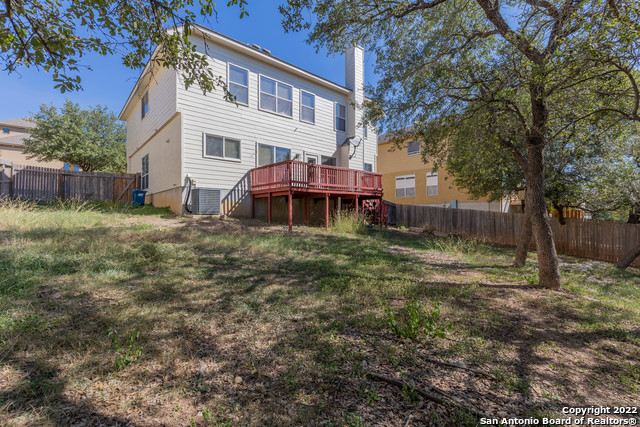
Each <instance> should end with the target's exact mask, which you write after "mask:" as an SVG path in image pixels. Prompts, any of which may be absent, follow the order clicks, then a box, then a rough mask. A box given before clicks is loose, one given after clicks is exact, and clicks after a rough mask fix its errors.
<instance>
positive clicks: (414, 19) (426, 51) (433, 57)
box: [281, 0, 632, 289]
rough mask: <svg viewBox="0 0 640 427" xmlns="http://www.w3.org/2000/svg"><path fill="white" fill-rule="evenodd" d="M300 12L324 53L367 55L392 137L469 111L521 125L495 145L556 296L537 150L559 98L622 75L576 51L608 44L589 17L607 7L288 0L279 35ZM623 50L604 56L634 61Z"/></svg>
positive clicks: (559, 2) (495, 0) (576, 2)
mask: <svg viewBox="0 0 640 427" xmlns="http://www.w3.org/2000/svg"><path fill="white" fill-rule="evenodd" d="M612 1H613V2H615V1H616V0H609V2H612ZM309 10H311V11H312V12H313V15H315V17H316V19H317V22H316V23H315V24H314V25H313V28H312V31H311V33H310V36H309V42H311V43H315V44H316V45H317V46H320V45H322V46H326V47H327V48H328V49H329V51H330V52H337V51H341V50H343V49H345V48H346V47H348V46H349V45H352V44H354V43H361V44H364V45H365V46H366V47H368V48H369V49H370V50H373V51H374V52H375V53H376V56H377V70H378V72H379V73H380V75H381V79H380V81H379V82H378V84H377V86H376V88H375V91H374V96H373V98H374V100H375V101H376V102H377V103H378V104H380V105H381V106H382V108H383V109H384V111H385V114H386V118H385V124H386V125H387V126H388V127H390V128H391V129H402V128H405V127H406V126H407V125H408V124H411V123H412V122H413V123H416V126H415V127H417V128H420V127H421V126H423V124H431V123H434V119H440V120H441V121H444V123H445V124H446V125H447V126H445V130H449V131H450V130H451V129H452V127H451V125H452V124H454V125H455V124H456V123H459V121H460V118H463V117H468V116H469V115H473V114H476V112H477V111H484V112H485V114H486V113H487V112H488V119H489V120H493V121H490V122H488V123H490V124H491V125H492V126H500V125H501V120H502V118H504V117H508V118H509V122H516V123H517V124H518V128H517V129H518V131H517V132H516V133H510V132H508V133H504V134H501V135H499V136H497V137H496V142H497V143H499V144H500V145H501V147H502V149H503V150H504V151H505V152H508V153H509V154H510V156H511V157H512V158H513V159H514V160H515V161H516V162H517V164H518V165H519V166H520V168H521V170H522V173H523V176H524V179H525V181H526V186H527V207H528V209H530V214H531V220H532V223H533V229H534V232H535V238H536V243H537V252H538V265H539V278H540V279H539V284H540V286H543V287H547V288H552V289H558V288H559V287H560V273H559V268H558V258H557V253H556V249H555V245H554V242H553V236H552V230H551V225H550V222H549V219H548V216H547V206H546V197H545V182H544V174H545V150H546V149H547V145H548V143H549V140H550V136H551V134H550V127H551V125H552V124H553V123H554V122H555V121H556V114H557V113H558V111H559V110H558V109H557V108H555V107H556V105H562V103H559V101H560V100H567V99H573V98H575V97H577V99H584V98H585V97H587V98H589V99H592V100H593V99H594V96H595V95H594V93H592V92H589V91H585V90H584V88H585V84H586V83H590V85H591V86H592V87H593V86H598V85H596V84H595V82H599V81H607V79H611V78H612V77H611V76H612V75H614V76H615V77H617V76H618V75H619V73H617V72H616V71H612V68H613V66H612V65H611V64H604V60H603V58H597V57H594V56H593V55H591V53H590V50H591V49H592V48H591V47H590V46H589V45H588V43H585V41H590V40H596V39H597V40H606V37H607V31H608V30H607V29H606V28H604V26H603V25H602V22H600V21H598V19H597V17H599V16H609V15H607V14H608V13H610V8H608V2H604V1H598V0H593V1H590V2H589V1H584V0H555V1H554V0H525V1H524V2H516V1H506V2H504V3H502V2H501V1H499V0H430V1H425V0H415V1H395V0H364V1H356V0H317V1H316V0H288V2H287V4H286V5H284V6H282V7H281V12H282V14H283V16H284V25H285V28H286V29H288V30H301V29H303V28H311V23H310V22H308V21H307V20H306V16H307V14H306V12H307V11H309ZM620 13H622V14H624V13H626V12H625V11H624V10H621V11H620ZM507 14H509V15H511V16H513V18H510V19H507V18H506V17H507ZM594 34H595V35H594ZM627 47H628V45H622V46H614V47H612V49H614V50H615V51H616V52H620V53H624V54H627V55H631V54H632V52H629V51H627V50H625V49H626V48H627ZM588 63H590V64H592V65H593V64H595V63H597V64H598V66H597V67H588V66H587V64H588ZM619 84H620V82H619V79H617V80H615V81H613V82H611V84H610V85H608V86H606V87H607V88H611V92H610V94H611V96H604V97H601V98H600V99H598V102H599V103H600V105H601V108H600V111H599V112H598V113H593V114H590V116H592V117H594V118H596V117H598V116H599V115H606V114H607V112H608V110H612V109H613V107H612V106H607V105H605V104H604V103H605V102H611V103H613V102H614V98H615V97H614V96H613V92H616V91H619V89H618V85H619ZM579 105H586V102H580V103H579ZM591 112H592V111H591V109H589V111H585V112H584V113H585V114H584V116H585V117H582V116H576V117H575V118H574V121H579V120H582V119H586V116H587V115H589V113H591ZM561 116H563V119H562V120H564V119H566V118H568V117H569V115H568V114H561ZM429 126H431V125H429ZM508 129H511V126H509V127H508ZM418 132H420V133H424V132H422V131H420V129H418ZM440 141H446V139H440ZM519 143H521V144H522V145H521V146H522V148H520V147H519V146H518V144H519Z"/></svg>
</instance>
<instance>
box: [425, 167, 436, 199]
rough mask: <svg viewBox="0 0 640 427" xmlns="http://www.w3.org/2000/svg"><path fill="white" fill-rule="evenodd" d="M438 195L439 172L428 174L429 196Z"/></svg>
mask: <svg viewBox="0 0 640 427" xmlns="http://www.w3.org/2000/svg"><path fill="white" fill-rule="evenodd" d="M437 195H438V172H429V173H427V196H437Z"/></svg>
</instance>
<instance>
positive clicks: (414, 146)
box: [407, 139, 420, 156]
mask: <svg viewBox="0 0 640 427" xmlns="http://www.w3.org/2000/svg"><path fill="white" fill-rule="evenodd" d="M414 154H420V141H418V140H417V139H414V140H413V141H409V142H407V156H413V155H414Z"/></svg>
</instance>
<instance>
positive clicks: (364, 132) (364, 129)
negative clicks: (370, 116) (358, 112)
mask: <svg viewBox="0 0 640 427" xmlns="http://www.w3.org/2000/svg"><path fill="white" fill-rule="evenodd" d="M362 134H363V135H364V137H365V138H366V137H367V124H366V123H365V124H364V127H363V128H362Z"/></svg>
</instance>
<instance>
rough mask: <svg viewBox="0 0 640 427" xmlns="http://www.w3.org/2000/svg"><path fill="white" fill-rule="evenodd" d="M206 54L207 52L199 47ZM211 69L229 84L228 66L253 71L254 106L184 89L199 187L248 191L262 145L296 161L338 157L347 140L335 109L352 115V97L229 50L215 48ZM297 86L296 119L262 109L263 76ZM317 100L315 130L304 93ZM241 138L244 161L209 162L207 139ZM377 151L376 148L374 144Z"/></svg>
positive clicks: (187, 151) (187, 157) (188, 147)
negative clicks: (303, 104)
mask: <svg viewBox="0 0 640 427" xmlns="http://www.w3.org/2000/svg"><path fill="white" fill-rule="evenodd" d="M199 47H200V49H201V51H203V52H204V48H203V46H202V45H201V44H200V45H199ZM207 53H208V54H209V55H210V56H211V60H210V62H211V69H212V70H213V72H214V73H215V74H219V75H221V76H223V78H224V79H225V80H226V78H227V64H228V63H231V64H233V65H237V66H239V67H242V68H246V69H248V70H249V105H248V106H236V105H235V104H233V103H231V102H228V101H225V100H224V99H223V95H222V91H221V90H217V91H216V92H214V93H210V94H208V95H206V96H205V95H203V94H202V92H201V90H200V89H199V88H198V87H197V86H195V85H194V86H191V87H190V88H189V89H185V88H184V86H183V85H181V84H178V110H179V111H180V112H182V113H183V117H184V140H183V153H184V173H189V174H191V175H193V176H194V177H196V179H197V182H198V186H201V187H212V188H221V189H228V190H231V189H233V188H234V187H236V188H237V186H238V185H240V186H241V187H242V186H243V184H242V181H243V178H246V174H247V173H248V172H249V170H250V169H251V168H254V167H256V165H257V160H256V144H258V143H262V144H269V145H275V146H278V147H284V148H289V149H291V156H292V158H294V157H295V156H296V154H298V155H299V160H303V159H304V153H307V154H314V155H318V156H321V155H325V156H334V157H337V156H338V144H339V143H342V142H343V141H344V140H345V139H346V137H347V134H346V133H344V132H336V131H335V130H334V104H335V103H336V102H339V103H341V104H343V105H345V106H346V107H347V114H348V115H349V114H351V111H349V104H348V98H347V96H346V95H343V94H341V93H337V92H335V91H332V90H331V89H328V88H326V87H324V86H320V85H317V84H314V83H312V82H309V81H307V80H305V79H303V78H301V77H298V76H296V75H293V74H290V73H287V72H285V71H283V70H280V69H278V68H276V67H274V66H271V65H268V64H265V63H262V62H260V61H258V60H256V59H253V58H249V57H247V56H246V55H243V54H241V53H238V52H235V51H233V50H231V49H228V48H226V47H222V46H217V45H213V44H209V46H208V49H207ZM260 74H262V75H264V76H266V77H270V78H272V79H275V80H278V81H281V82H283V83H286V84H289V85H291V86H293V111H292V117H291V118H289V117H283V116H280V115H277V114H274V113H271V112H268V111H263V110H260V109H259V105H258V99H259V92H258V91H259V85H258V81H259V75H260ZM301 89H302V90H304V91H306V92H310V93H313V94H314V95H315V106H316V107H315V124H310V123H306V122H303V121H301V120H300V90H301ZM203 133H210V134H213V135H219V136H225V137H229V138H236V139H239V140H240V141H241V144H242V145H241V159H242V160H241V161H240V162H234V161H228V160H218V159H211V158H204V157H203V155H202V154H203V153H202V135H203ZM370 145H371V147H374V148H375V147H376V145H377V144H375V142H373V141H372V142H371V144H370Z"/></svg>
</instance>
